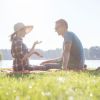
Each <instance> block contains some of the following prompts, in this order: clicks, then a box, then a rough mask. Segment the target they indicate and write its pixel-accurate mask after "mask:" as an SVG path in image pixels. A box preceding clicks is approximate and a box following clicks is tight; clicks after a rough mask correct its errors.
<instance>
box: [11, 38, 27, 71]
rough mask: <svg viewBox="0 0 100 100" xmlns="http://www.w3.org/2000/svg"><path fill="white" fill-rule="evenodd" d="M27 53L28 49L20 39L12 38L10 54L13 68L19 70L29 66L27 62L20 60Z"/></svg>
mask: <svg viewBox="0 0 100 100" xmlns="http://www.w3.org/2000/svg"><path fill="white" fill-rule="evenodd" d="M26 53H28V48H27V47H26V45H25V44H24V43H23V40H22V38H18V37H14V39H13V41H12V46H11V54H12V57H13V58H14V60H13V68H17V69H21V70H22V68H24V67H26V66H28V65H29V60H28V59H27V60H26V61H23V63H22V61H21V60H22V58H23V57H24V55H25V54H26Z"/></svg>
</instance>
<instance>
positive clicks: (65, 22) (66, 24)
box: [56, 19, 68, 29]
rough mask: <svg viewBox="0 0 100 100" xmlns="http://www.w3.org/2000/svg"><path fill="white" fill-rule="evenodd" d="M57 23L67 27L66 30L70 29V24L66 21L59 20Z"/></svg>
mask: <svg viewBox="0 0 100 100" xmlns="http://www.w3.org/2000/svg"><path fill="white" fill-rule="evenodd" d="M56 23H61V24H64V25H65V26H66V28H67V29H68V23H67V21H65V20H64V19H59V20H57V21H56Z"/></svg>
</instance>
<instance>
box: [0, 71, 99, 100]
mask: <svg viewBox="0 0 100 100" xmlns="http://www.w3.org/2000/svg"><path fill="white" fill-rule="evenodd" d="M0 100H100V71H97V72H96V71H86V72H73V71H69V72H64V71H58V72H47V73H38V74H37V73H36V74H27V75H21V74H20V75H6V74H4V73H0Z"/></svg>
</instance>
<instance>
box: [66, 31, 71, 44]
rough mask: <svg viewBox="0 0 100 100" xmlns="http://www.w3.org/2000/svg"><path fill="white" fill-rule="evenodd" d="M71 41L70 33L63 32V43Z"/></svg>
mask: <svg viewBox="0 0 100 100" xmlns="http://www.w3.org/2000/svg"><path fill="white" fill-rule="evenodd" d="M71 42H72V35H71V34H69V33H66V34H64V44H65V43H71Z"/></svg>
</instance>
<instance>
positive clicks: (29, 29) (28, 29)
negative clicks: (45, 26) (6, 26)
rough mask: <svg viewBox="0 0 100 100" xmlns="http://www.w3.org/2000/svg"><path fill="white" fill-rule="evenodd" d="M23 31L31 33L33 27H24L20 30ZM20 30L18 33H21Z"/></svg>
mask: <svg viewBox="0 0 100 100" xmlns="http://www.w3.org/2000/svg"><path fill="white" fill-rule="evenodd" d="M23 29H24V30H25V33H26V34H27V33H30V32H31V31H32V29H33V26H25V27H24V28H22V29H21V30H23ZM21 30H20V31H21Z"/></svg>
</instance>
